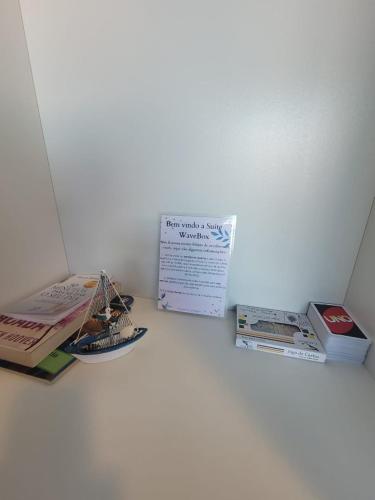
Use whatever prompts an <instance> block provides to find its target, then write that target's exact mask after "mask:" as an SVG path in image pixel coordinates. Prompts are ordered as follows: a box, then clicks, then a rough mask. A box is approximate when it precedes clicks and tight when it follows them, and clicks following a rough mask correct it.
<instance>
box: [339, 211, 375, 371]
mask: <svg viewBox="0 0 375 500" xmlns="http://www.w3.org/2000/svg"><path fill="white" fill-rule="evenodd" d="M345 304H346V305H347V306H348V307H349V308H350V310H351V311H352V312H353V314H354V315H355V316H356V317H358V319H359V320H360V321H361V323H362V324H363V327H364V328H366V329H367V331H368V333H369V335H371V336H372V339H373V342H375V203H374V205H373V208H372V211H371V215H370V218H369V221H368V224H367V228H366V232H365V236H364V238H363V242H362V245H361V249H360V252H359V254H358V259H357V262H356V265H355V268H354V272H353V276H352V279H351V281H350V286H349V289H348V293H347V296H346V300H345ZM366 366H367V368H368V369H369V370H370V372H371V373H372V374H373V375H374V376H375V348H374V346H373V345H372V346H371V348H370V351H369V353H368V355H367V360H366Z"/></svg>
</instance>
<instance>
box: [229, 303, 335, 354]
mask: <svg viewBox="0 0 375 500" xmlns="http://www.w3.org/2000/svg"><path fill="white" fill-rule="evenodd" d="M236 346H237V347H242V348H245V349H253V350H258V351H264V352H270V353H275V354H280V355H283V356H289V357H292V358H299V359H306V360H309V361H318V362H321V363H322V362H324V361H325V360H326V354H325V352H324V349H323V347H322V345H321V343H320V342H319V339H318V338H317V336H316V334H315V332H314V330H313V328H312V326H311V324H310V322H309V320H308V318H307V316H306V315H305V314H297V313H292V312H287V311H278V310H275V309H264V308H260V307H252V306H243V305H237V324H236Z"/></svg>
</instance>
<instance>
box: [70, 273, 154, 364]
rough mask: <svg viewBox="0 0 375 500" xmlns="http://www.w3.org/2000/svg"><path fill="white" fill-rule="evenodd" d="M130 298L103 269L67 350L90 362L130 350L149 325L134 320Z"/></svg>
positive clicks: (106, 359)
mask: <svg viewBox="0 0 375 500" xmlns="http://www.w3.org/2000/svg"><path fill="white" fill-rule="evenodd" d="M129 299H130V298H128V300H125V299H124V298H123V297H121V296H120V294H119V293H118V292H117V290H116V288H115V286H114V284H113V283H112V282H111V280H110V279H109V277H108V275H107V273H106V272H105V271H101V273H100V279H99V281H98V284H97V287H96V290H95V293H94V294H93V297H92V299H91V302H90V305H89V307H88V308H87V312H86V316H85V319H84V321H83V323H82V326H81V328H80V330H79V332H78V335H77V338H76V339H75V340H74V341H73V342H72V343H71V344H69V345H68V346H67V348H66V351H67V352H70V353H71V354H73V356H75V357H76V358H78V359H80V360H81V361H84V362H86V363H98V362H101V361H108V360H110V359H115V358H118V357H120V356H123V355H124V354H127V353H128V352H130V351H131V350H132V349H133V348H134V346H135V344H136V342H138V341H139V340H140V339H141V338H142V337H143V336H144V335H145V333H146V332H147V328H137V327H136V326H135V325H134V324H133V322H132V320H131V318H130V305H131V302H130V300H129Z"/></svg>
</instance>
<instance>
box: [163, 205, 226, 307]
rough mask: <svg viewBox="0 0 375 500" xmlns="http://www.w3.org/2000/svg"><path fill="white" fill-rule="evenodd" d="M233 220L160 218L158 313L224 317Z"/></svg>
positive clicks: (173, 216)
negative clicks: (160, 310)
mask: <svg viewBox="0 0 375 500" xmlns="http://www.w3.org/2000/svg"><path fill="white" fill-rule="evenodd" d="M235 226H236V216H230V217H193V216H177V215H162V217H161V220H160V263H159V296H158V307H159V309H165V310H173V311H180V312H187V313H192V314H204V315H207V316H219V317H222V316H224V313H225V297H226V290H227V282H228V268H229V261H230V256H231V252H232V249H233V243H234V234H235Z"/></svg>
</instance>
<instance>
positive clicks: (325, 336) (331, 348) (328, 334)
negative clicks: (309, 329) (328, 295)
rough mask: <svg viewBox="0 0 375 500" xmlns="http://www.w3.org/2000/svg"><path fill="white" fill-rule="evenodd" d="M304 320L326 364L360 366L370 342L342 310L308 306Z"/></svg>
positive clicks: (345, 311)
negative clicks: (314, 335)
mask: <svg viewBox="0 0 375 500" xmlns="http://www.w3.org/2000/svg"><path fill="white" fill-rule="evenodd" d="M307 316H308V318H309V320H310V321H311V324H312V325H313V327H314V330H315V332H316V333H317V334H318V336H319V339H320V341H321V343H322V344H323V346H324V349H325V351H326V353H327V359H328V360H332V361H348V362H353V363H363V362H364V360H365V358H366V354H367V351H368V348H369V347H370V344H371V340H370V339H369V338H368V336H367V335H366V333H365V332H364V331H363V329H362V328H360V327H359V326H358V324H357V323H356V322H355V321H354V319H353V318H352V316H351V315H350V314H349V312H348V311H347V310H346V309H345V308H344V307H343V306H341V305H334V304H317V303H310V306H309V309H308V312H307Z"/></svg>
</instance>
